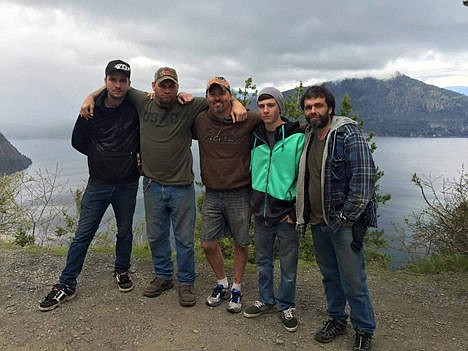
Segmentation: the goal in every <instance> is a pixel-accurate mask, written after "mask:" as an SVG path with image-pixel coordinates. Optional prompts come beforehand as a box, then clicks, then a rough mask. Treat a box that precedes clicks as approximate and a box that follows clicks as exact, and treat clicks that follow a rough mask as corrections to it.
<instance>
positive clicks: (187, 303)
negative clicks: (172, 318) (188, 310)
mask: <svg viewBox="0 0 468 351" xmlns="http://www.w3.org/2000/svg"><path fill="white" fill-rule="evenodd" d="M179 304H180V305H181V306H182V307H193V306H195V305H196V304H197V301H190V302H189V301H187V302H183V301H179Z"/></svg>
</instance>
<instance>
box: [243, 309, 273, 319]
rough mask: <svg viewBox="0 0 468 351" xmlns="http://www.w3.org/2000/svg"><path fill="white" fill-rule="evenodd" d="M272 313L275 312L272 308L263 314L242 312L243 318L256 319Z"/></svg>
mask: <svg viewBox="0 0 468 351" xmlns="http://www.w3.org/2000/svg"><path fill="white" fill-rule="evenodd" d="M274 312H275V310H274V309H273V308H272V309H269V310H268V311H263V312H260V313H248V312H245V311H244V317H246V318H257V317H260V316H263V315H265V314H272V313H274Z"/></svg>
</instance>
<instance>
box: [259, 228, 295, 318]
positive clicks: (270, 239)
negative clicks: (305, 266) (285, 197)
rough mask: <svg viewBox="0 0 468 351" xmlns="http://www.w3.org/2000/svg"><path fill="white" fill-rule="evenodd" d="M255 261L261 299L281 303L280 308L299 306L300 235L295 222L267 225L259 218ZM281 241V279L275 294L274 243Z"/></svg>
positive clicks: (267, 302) (270, 302)
mask: <svg viewBox="0 0 468 351" xmlns="http://www.w3.org/2000/svg"><path fill="white" fill-rule="evenodd" d="M254 225H255V263H256V264H257V270H258V299H259V300H260V301H261V302H263V303H266V304H269V305H273V304H275V303H276V302H278V305H279V306H278V310H279V311H284V310H287V309H288V308H290V307H296V276H297V260H298V250H299V238H298V235H297V233H296V230H295V228H294V225H293V224H289V223H288V222H286V221H284V222H281V223H278V224H276V225H274V226H265V225H264V224H263V223H261V221H259V220H257V219H255V224H254ZM275 240H278V249H279V261H280V270H281V279H280V284H279V286H278V291H277V293H276V298H275V294H274V291H273V286H274V272H273V265H274V245H275Z"/></svg>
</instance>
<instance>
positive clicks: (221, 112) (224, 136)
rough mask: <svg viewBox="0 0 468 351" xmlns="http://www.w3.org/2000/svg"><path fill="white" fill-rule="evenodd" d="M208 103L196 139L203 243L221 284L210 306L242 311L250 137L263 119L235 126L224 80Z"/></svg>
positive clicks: (214, 81) (214, 85) (212, 85)
mask: <svg viewBox="0 0 468 351" xmlns="http://www.w3.org/2000/svg"><path fill="white" fill-rule="evenodd" d="M206 100H207V102H208V106H209V108H208V110H207V111H203V112H202V113H200V114H199V115H198V117H197V118H196V120H195V124H194V133H193V134H194V138H195V139H198V146H199V152H200V168H201V177H202V181H203V184H204V185H205V187H206V193H205V199H204V201H203V207H202V232H201V240H202V246H203V250H204V251H205V255H206V258H207V260H208V262H209V263H210V265H211V268H212V269H213V271H214V273H215V275H216V280H217V284H216V287H215V288H214V289H213V292H212V293H211V295H210V296H208V298H207V299H206V303H207V305H208V306H211V307H216V306H219V305H220V304H221V303H222V302H223V301H225V300H229V302H228V305H227V310H228V311H229V312H232V313H238V312H240V311H241V309H242V303H241V298H242V295H241V281H242V276H243V274H244V270H245V265H246V263H247V258H248V245H249V242H250V238H249V224H250V205H249V197H250V174H249V168H250V138H251V133H252V130H253V129H254V128H255V126H256V125H257V124H258V123H259V121H260V120H259V116H258V114H256V113H254V112H250V111H249V112H248V113H247V116H248V117H247V120H246V121H245V122H242V123H233V122H232V120H231V117H230V115H231V110H232V102H231V100H232V94H231V91H230V86H229V83H228V81H227V80H226V79H225V78H223V77H213V78H211V79H210V80H209V81H208V84H207V85H206ZM229 235H232V237H233V239H234V245H235V246H234V279H233V284H232V286H231V287H229V282H228V279H227V277H226V273H225V270H224V258H223V254H222V252H221V248H220V245H219V243H218V240H219V239H221V238H223V237H225V236H229Z"/></svg>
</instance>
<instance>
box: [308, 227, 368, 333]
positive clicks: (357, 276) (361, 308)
mask: <svg viewBox="0 0 468 351" xmlns="http://www.w3.org/2000/svg"><path fill="white" fill-rule="evenodd" d="M312 237H313V239H314V250H315V259H316V260H317V264H318V266H319V268H320V272H321V273H322V276H323V280H322V282H323V286H324V288H325V295H326V298H327V306H328V308H327V313H328V315H329V316H330V317H331V318H333V319H336V320H338V321H340V322H341V323H343V324H346V320H347V318H348V315H347V314H346V312H345V306H346V302H348V304H349V307H350V311H351V323H352V325H353V327H354V329H357V330H361V331H363V332H366V333H370V334H373V332H374V330H375V319H374V310H373V308H372V303H371V300H370V297H369V291H368V289H367V283H366V271H365V266H364V253H363V249H361V250H360V251H358V252H355V251H353V250H352V249H351V241H352V240H353V233H352V228H351V227H340V228H339V229H338V230H337V231H336V232H333V231H332V230H331V229H330V228H329V227H327V226H326V225H324V224H318V225H313V226H312Z"/></svg>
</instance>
